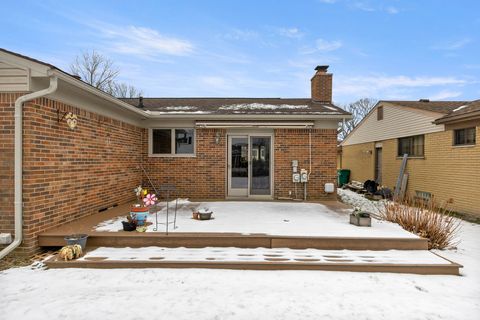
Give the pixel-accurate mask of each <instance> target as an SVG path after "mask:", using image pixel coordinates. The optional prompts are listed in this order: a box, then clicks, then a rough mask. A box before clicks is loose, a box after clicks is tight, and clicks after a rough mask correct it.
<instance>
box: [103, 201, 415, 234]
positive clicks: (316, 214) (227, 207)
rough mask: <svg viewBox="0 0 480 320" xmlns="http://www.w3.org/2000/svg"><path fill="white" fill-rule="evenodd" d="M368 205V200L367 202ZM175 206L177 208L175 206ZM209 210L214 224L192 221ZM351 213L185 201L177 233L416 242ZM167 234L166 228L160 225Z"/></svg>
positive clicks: (116, 222)
mask: <svg viewBox="0 0 480 320" xmlns="http://www.w3.org/2000/svg"><path fill="white" fill-rule="evenodd" d="M367 201H368V200H367ZM172 205H173V206H172ZM173 207H174V202H170V217H169V219H170V221H172V219H173V210H172V209H173ZM201 208H209V209H210V210H212V211H213V218H214V219H213V220H204V221H200V220H194V219H192V209H201ZM350 212H351V210H348V209H343V210H339V209H330V208H329V207H327V206H326V205H323V204H319V203H296V202H295V203H292V202H234V201H224V202H203V203H193V202H189V201H188V200H185V199H182V200H181V201H179V209H178V213H177V222H176V225H177V229H175V230H173V225H170V227H169V231H172V232H173V231H175V232H235V233H242V234H253V233H263V234H269V235H285V236H325V237H328V236H332V237H373V238H382V237H390V238H416V237H417V236H416V235H414V234H412V233H410V232H407V231H405V230H403V229H402V228H401V227H400V226H398V225H397V224H394V223H391V222H387V221H379V220H376V219H372V227H371V228H365V227H356V226H353V225H351V224H350V223H349V217H348V214H349V213H350ZM165 218H166V208H165V204H164V205H163V209H162V210H160V211H159V213H158V219H159V222H165ZM122 220H123V221H124V220H125V217H124V216H121V217H118V218H116V219H111V220H107V221H104V222H102V223H100V224H99V225H97V226H96V228H95V231H109V232H116V231H120V230H122V223H121V221H122ZM148 221H149V222H152V223H153V224H152V225H150V226H148V229H147V232H154V231H153V229H154V228H155V214H151V215H149V217H148ZM159 231H161V232H164V231H165V226H164V225H159Z"/></svg>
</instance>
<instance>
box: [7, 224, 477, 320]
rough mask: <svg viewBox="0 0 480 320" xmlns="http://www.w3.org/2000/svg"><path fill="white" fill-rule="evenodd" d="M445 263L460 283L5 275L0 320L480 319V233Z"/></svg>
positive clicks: (27, 270)
mask: <svg viewBox="0 0 480 320" xmlns="http://www.w3.org/2000/svg"><path fill="white" fill-rule="evenodd" d="M459 238H460V240H461V242H460V244H459V246H458V249H455V250H448V251H442V252H441V255H442V256H444V257H446V258H448V259H450V260H453V261H455V262H458V263H460V264H462V265H463V266H464V268H463V269H462V271H461V272H462V276H438V275H437V276H424V275H410V274H388V273H351V272H328V271H242V270H207V269H143V270H138V269H116V270H99V269H52V270H43V269H39V268H32V267H24V268H17V269H10V270H6V271H3V272H0V292H1V294H2V295H1V297H0V317H1V319H5V320H10V319H14V320H19V319H22V320H24V319H25V320H28V319H82V320H83V319H124V320H126V319H199V320H202V319H349V320H350V319H358V320H359V319H388V320H392V319H401V320H404V319H409V320H410V319H419V320H420V319H421V320H424V319H448V320H450V319H461V320H474V319H480V271H479V270H480V247H479V244H480V225H476V224H472V223H468V222H463V223H462V229H461V231H460V234H459Z"/></svg>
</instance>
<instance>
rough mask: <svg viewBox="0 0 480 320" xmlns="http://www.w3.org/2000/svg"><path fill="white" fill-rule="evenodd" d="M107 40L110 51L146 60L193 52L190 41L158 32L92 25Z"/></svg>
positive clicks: (135, 28)
mask: <svg viewBox="0 0 480 320" xmlns="http://www.w3.org/2000/svg"><path fill="white" fill-rule="evenodd" d="M90 26H91V27H93V28H94V29H96V30H98V31H99V32H100V33H101V35H102V36H103V38H104V39H105V40H106V42H107V45H108V47H109V49H110V50H113V51H115V52H119V53H126V54H133V55H137V56H141V57H144V58H151V57H155V56H157V55H173V56H183V55H188V54H190V53H192V52H193V48H194V46H193V44H192V43H191V42H190V41H188V40H183V39H179V38H175V37H170V36H165V35H163V34H160V33H159V32H158V31H157V30H154V29H150V28H145V27H137V26H125V27H124V26H114V25H107V24H90Z"/></svg>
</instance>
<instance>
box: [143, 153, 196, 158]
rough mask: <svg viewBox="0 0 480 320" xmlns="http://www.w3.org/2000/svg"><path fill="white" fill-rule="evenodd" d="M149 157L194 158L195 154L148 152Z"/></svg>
mask: <svg viewBox="0 0 480 320" xmlns="http://www.w3.org/2000/svg"><path fill="white" fill-rule="evenodd" d="M148 157H149V158H196V157H197V155H196V154H149V155H148Z"/></svg>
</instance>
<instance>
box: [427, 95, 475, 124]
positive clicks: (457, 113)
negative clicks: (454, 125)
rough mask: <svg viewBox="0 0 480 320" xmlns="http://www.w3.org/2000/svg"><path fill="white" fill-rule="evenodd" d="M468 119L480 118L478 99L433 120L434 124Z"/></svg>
mask: <svg viewBox="0 0 480 320" xmlns="http://www.w3.org/2000/svg"><path fill="white" fill-rule="evenodd" d="M470 119H480V99H479V100H475V101H472V102H470V103H467V104H464V105H462V106H460V107H457V108H456V109H454V110H452V111H451V112H450V113H448V114H447V115H445V116H443V117H441V118H439V119H437V120H435V124H442V123H446V122H451V121H460V120H463V121H465V120H470Z"/></svg>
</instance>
